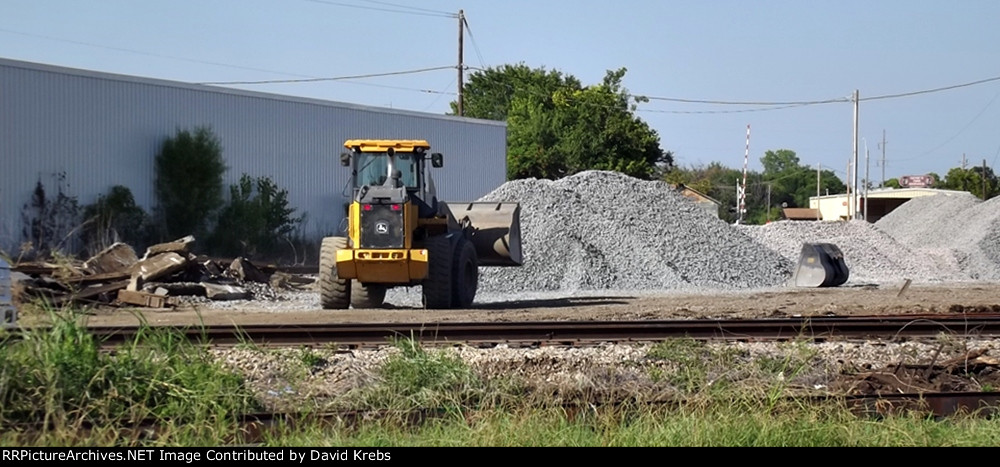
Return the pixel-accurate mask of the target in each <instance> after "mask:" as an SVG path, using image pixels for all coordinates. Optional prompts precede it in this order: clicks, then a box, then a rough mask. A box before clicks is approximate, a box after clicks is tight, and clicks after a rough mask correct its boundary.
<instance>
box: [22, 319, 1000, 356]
mask: <svg viewBox="0 0 1000 467" xmlns="http://www.w3.org/2000/svg"><path fill="white" fill-rule="evenodd" d="M45 329H46V328H44V327H42V328H21V329H18V330H14V334H15V335H16V334H18V333H21V334H23V333H25V332H31V331H30V330H41V331H44V330H45ZM87 329H88V331H89V332H90V333H91V334H92V335H94V336H95V338H97V339H98V340H99V341H100V342H102V344H103V345H105V346H110V345H115V344H119V343H124V342H132V341H134V340H135V339H136V338H137V337H139V336H140V334H142V333H148V332H150V331H151V330H155V329H164V330H170V331H172V332H177V333H180V334H182V335H183V336H184V337H186V338H187V339H189V340H191V341H195V342H202V343H207V344H212V345H235V344H240V343H248V344H250V343H252V344H254V345H262V346H275V347H279V346H299V345H327V346H334V347H337V348H359V347H372V346H379V345H385V344H387V343H388V342H389V341H390V340H392V339H396V338H410V339H414V340H419V341H421V342H422V343H425V344H437V345H449V344H455V345H457V344H470V345H480V346H487V345H498V344H510V345H517V346H528V345H587V344H592V343H597V342H610V343H629V342H651V341H652V342H655V341H661V340H665V339H672V338H682V337H686V338H692V339H697V340H744V341H775V340H811V341H824V340H829V339H835V338H841V339H842V338H864V339H872V338H881V339H895V338H915V337H935V336H938V335H942V334H948V335H959V336H981V337H997V336H1000V317H998V316H995V315H990V316H980V315H964V314H963V315H937V316H933V317H929V316H920V317H913V316H905V315H895V316H877V317H872V316H865V317H802V318H775V319H715V320H704V319H699V320H656V321H520V322H510V321H506V322H437V323H343V324H295V325H291V324H281V325H260V324H254V325H244V326H239V325H205V326H200V325H190V326H147V327H112V326H98V327H88V328H87Z"/></svg>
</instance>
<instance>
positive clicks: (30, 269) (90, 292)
mask: <svg viewBox="0 0 1000 467" xmlns="http://www.w3.org/2000/svg"><path fill="white" fill-rule="evenodd" d="M194 241H195V240H194V237H192V236H187V237H184V238H181V239H178V240H175V241H173V242H168V243H161V244H157V245H153V246H151V247H149V248H148V249H146V252H145V254H144V255H143V256H142V258H139V257H138V256H137V255H136V253H135V250H134V249H133V248H132V247H131V246H129V245H127V244H124V243H115V244H113V245H111V246H110V247H108V248H106V249H104V250H103V251H101V252H100V253H98V254H96V255H94V256H93V257H91V258H90V259H88V260H86V261H84V262H83V263H82V264H76V263H74V262H66V263H65V264H51V263H41V264H38V263H32V264H20V265H18V266H16V267H14V268H13V269H14V272H13V273H12V278H13V280H14V281H15V282H16V283H17V284H18V285H19V290H20V291H21V293H23V294H24V295H26V296H27V297H35V298H41V299H43V300H45V301H46V302H47V303H49V304H50V305H52V306H57V307H58V306H62V305H66V304H69V303H80V304H105V305H138V306H143V307H149V308H169V307H173V306H175V305H178V304H181V303H185V302H189V301H199V300H240V299H256V300H275V299H276V298H277V294H276V292H275V290H274V287H273V286H272V284H271V282H272V278H274V279H275V280H276V281H278V282H279V283H278V284H275V285H279V286H285V287H290V286H292V284H293V283H294V282H295V281H291V280H289V278H288V277H286V276H285V275H282V274H275V273H271V274H268V273H265V272H263V271H262V270H261V269H259V268H257V267H256V266H254V265H253V263H251V262H250V261H249V260H247V259H246V258H242V257H241V258H236V259H234V260H233V261H231V262H229V263H228V264H226V263H224V262H220V261H217V260H213V259H208V258H205V257H199V256H196V255H194V254H193V253H191V245H192V244H193V243H194Z"/></svg>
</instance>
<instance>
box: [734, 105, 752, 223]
mask: <svg viewBox="0 0 1000 467" xmlns="http://www.w3.org/2000/svg"><path fill="white" fill-rule="evenodd" d="M749 161H750V125H749V124H747V146H746V151H745V152H744V153H743V184H742V185H740V181H739V180H737V181H736V203H737V207H736V224H737V225H739V224H742V223H743V217H744V216H745V215H746V213H747V165H748V163H749Z"/></svg>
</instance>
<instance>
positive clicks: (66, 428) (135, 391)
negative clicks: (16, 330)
mask: <svg viewBox="0 0 1000 467" xmlns="http://www.w3.org/2000/svg"><path fill="white" fill-rule="evenodd" d="M50 321H51V326H50V327H49V328H48V329H47V330H29V331H26V332H25V333H24V334H23V338H22V339H18V340H15V339H11V338H10V336H6V337H4V338H2V341H0V347H2V349H0V443H2V444H8V443H14V444H22V443H32V444H45V445H48V444H52V445H63V444H76V443H78V442H83V443H84V444H88V443H98V444H107V443H112V444H134V443H137V442H139V439H138V436H141V435H142V434H141V433H126V431H131V430H129V428H130V427H131V426H133V425H134V424H135V423H137V422H139V421H142V420H156V421H158V422H159V423H160V424H161V425H162V426H163V427H165V428H166V430H167V431H166V433H167V435H166V436H163V435H159V436H158V437H157V439H158V441H157V442H161V443H168V444H169V443H172V442H180V443H184V442H190V441H193V440H212V439H216V438H218V437H222V436H229V435H231V434H232V433H230V432H228V431H227V430H228V429H231V427H232V423H231V421H232V419H233V416H234V415H236V414H241V413H244V412H247V411H249V410H254V409H257V408H259V405H258V404H257V402H256V401H255V400H254V398H253V397H252V396H251V395H250V392H249V391H248V390H247V388H245V387H244V384H243V379H242V377H241V376H240V375H237V374H234V373H231V372H227V371H224V370H223V369H222V367H221V366H219V365H218V364H216V363H215V362H213V361H212V359H211V358H210V356H209V354H208V353H207V352H205V351H204V350H203V349H202V348H199V347H196V346H194V345H192V344H191V343H189V342H188V340H187V339H185V338H184V336H182V335H180V334H179V333H176V332H169V331H154V330H153V329H152V328H148V327H147V328H143V330H142V331H141V332H140V335H139V336H138V337H137V338H136V339H135V340H134V341H133V342H130V343H128V344H126V345H123V346H119V347H117V348H116V349H115V350H114V351H113V352H105V351H102V350H101V349H100V345H99V344H100V343H99V342H97V341H95V340H94V338H93V337H92V336H91V335H90V334H89V333H87V331H86V329H85V328H83V327H82V326H80V325H79V324H78V323H77V320H76V319H75V316H74V315H73V314H72V313H70V314H57V313H52V317H51V318H50ZM40 422H41V423H40ZM81 434H82V435H81ZM78 436H84V437H85V439H82V440H78V439H77V437H78ZM175 440H176V441H175ZM213 442H214V441H213Z"/></svg>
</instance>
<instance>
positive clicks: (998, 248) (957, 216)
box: [875, 193, 1000, 280]
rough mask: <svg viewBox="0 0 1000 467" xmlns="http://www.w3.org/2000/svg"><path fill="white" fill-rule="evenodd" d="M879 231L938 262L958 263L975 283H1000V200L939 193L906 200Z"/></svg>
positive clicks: (965, 194)
mask: <svg viewBox="0 0 1000 467" xmlns="http://www.w3.org/2000/svg"><path fill="white" fill-rule="evenodd" d="M875 226H876V227H877V228H879V229H880V230H882V231H883V232H885V233H887V234H889V235H890V236H892V237H893V238H895V239H896V240H898V241H899V242H900V243H902V244H903V245H906V246H907V247H909V248H911V249H913V250H915V251H918V252H920V253H921V254H923V255H925V256H928V257H932V258H935V259H937V260H938V261H939V262H948V263H954V264H957V265H958V267H959V268H960V269H961V270H962V272H964V273H965V274H966V275H967V276H969V277H970V278H972V279H976V280H998V279H1000V198H993V199H990V200H988V201H985V202H984V201H980V200H979V199H978V198H976V197H974V196H972V195H971V194H969V193H955V194H936V195H931V196H924V197H920V198H915V199H912V200H910V201H907V202H906V203H904V204H903V205H902V206H900V207H898V208H896V209H895V210H893V211H892V212H891V213H889V214H888V215H886V216H885V217H883V218H881V219H879V221H878V222H876V223H875Z"/></svg>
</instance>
